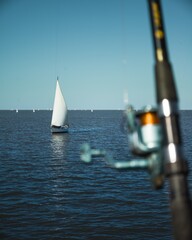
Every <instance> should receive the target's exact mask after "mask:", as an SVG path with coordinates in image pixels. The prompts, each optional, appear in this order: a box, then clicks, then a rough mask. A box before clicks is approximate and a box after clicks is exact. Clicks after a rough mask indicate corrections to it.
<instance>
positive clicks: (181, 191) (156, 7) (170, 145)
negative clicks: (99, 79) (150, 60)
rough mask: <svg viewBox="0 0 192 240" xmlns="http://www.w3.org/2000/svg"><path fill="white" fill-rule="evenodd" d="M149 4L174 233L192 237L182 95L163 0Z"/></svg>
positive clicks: (184, 239) (187, 238)
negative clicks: (168, 40)
mask: <svg viewBox="0 0 192 240" xmlns="http://www.w3.org/2000/svg"><path fill="white" fill-rule="evenodd" d="M148 6H149V13H150V22H151V30H152V38H153V46H154V55H155V84H156V101H157V105H158V115H159V118H160V122H161V126H162V131H163V134H162V135H163V144H162V148H163V149H162V151H163V158H164V172H165V176H166V177H167V178H168V180H169V187H170V205H171V212H172V219H173V227H174V235H175V239H178V240H192V205H191V200H190V196H189V189H188V184H187V174H188V167H187V162H186V160H185V159H184V157H183V154H182V141H181V133H180V132H181V130H180V125H179V109H178V96H177V91H176V87H175V81H174V75H173V71H172V67H171V63H170V61H169V56H168V52H167V46H166V35H165V29H164V24H163V15H162V9H161V3H160V0H148Z"/></svg>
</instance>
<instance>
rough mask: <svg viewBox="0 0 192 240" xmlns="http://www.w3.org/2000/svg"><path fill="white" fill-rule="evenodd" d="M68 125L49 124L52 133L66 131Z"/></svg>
mask: <svg viewBox="0 0 192 240" xmlns="http://www.w3.org/2000/svg"><path fill="white" fill-rule="evenodd" d="M68 129H69V127H68V126H61V127H56V126H51V132H52V133H68Z"/></svg>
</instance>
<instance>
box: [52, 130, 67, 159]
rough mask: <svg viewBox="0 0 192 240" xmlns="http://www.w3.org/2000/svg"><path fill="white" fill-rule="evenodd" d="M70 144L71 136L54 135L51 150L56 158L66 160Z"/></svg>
mask: <svg viewBox="0 0 192 240" xmlns="http://www.w3.org/2000/svg"><path fill="white" fill-rule="evenodd" d="M68 142H69V134H68V133H64V134H63V133H61V134H52V138H51V148H52V150H53V156H54V157H55V158H64V157H65V156H66V150H67V143H68Z"/></svg>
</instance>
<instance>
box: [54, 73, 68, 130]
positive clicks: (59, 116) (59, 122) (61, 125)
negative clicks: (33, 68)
mask: <svg viewBox="0 0 192 240" xmlns="http://www.w3.org/2000/svg"><path fill="white" fill-rule="evenodd" d="M68 128H69V124H68V114H67V105H66V103H65V99H64V97H63V94H62V91H61V88H60V85H59V79H58V77H57V83H56V90H55V99H54V104H53V113H52V120H51V132H52V133H66V132H68Z"/></svg>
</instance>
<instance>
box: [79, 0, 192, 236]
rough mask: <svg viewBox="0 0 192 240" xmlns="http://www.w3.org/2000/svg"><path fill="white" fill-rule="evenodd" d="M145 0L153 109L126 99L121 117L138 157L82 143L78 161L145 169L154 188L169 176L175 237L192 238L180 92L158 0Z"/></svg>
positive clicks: (191, 213)
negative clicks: (124, 157) (151, 53)
mask: <svg viewBox="0 0 192 240" xmlns="http://www.w3.org/2000/svg"><path fill="white" fill-rule="evenodd" d="M147 1H148V6H149V13H150V23H151V29H152V39H153V47H154V55H155V85H156V101H157V108H154V107H152V106H150V105H147V106H145V107H144V108H143V109H141V110H139V111H136V110H135V109H134V108H133V107H132V105H130V104H129V103H128V98H126V99H125V100H126V105H127V106H126V109H125V111H124V116H123V122H124V129H125V130H126V132H127V133H128V140H129V148H130V150H131V152H132V153H133V154H134V155H135V156H137V157H138V158H135V159H131V160H127V161H119V160H118V161H116V160H114V159H113V158H112V157H111V156H110V155H109V154H108V153H107V151H105V150H103V149H92V148H91V147H90V145H89V144H87V143H85V144H83V145H82V147H81V160H83V161H84V162H86V163H90V162H91V161H92V159H93V158H95V157H99V156H100V157H103V158H104V159H105V161H106V162H107V163H108V164H109V165H110V166H111V167H114V168H116V169H127V170H129V169H130V170H133V169H147V170H148V172H149V174H150V177H151V182H152V184H153V187H154V188H155V189H160V188H162V187H163V184H164V179H165V178H167V179H168V181H169V189H170V194H169V195H170V208H171V214H172V222H173V231H174V236H175V239H176V240H192V204H191V200H190V194H189V188H188V183H187V175H188V166H187V162H186V160H185V159H184V156H183V153H182V140H181V130H180V124H179V108H178V96H177V91H176V86H175V81H174V76H173V71H172V67H171V63H170V60H169V56H168V51H167V46H166V35H165V30H164V25H163V15H162V9H161V3H160V0H147Z"/></svg>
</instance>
